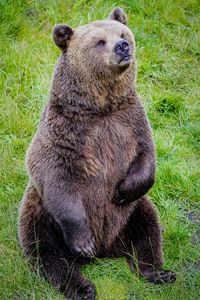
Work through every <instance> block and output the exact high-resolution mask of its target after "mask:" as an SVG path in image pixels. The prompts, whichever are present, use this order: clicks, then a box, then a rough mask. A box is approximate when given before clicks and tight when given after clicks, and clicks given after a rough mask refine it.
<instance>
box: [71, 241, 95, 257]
mask: <svg viewBox="0 0 200 300" xmlns="http://www.w3.org/2000/svg"><path fill="white" fill-rule="evenodd" d="M72 250H73V252H75V253H77V254H80V255H82V256H85V257H93V256H94V255H95V238H94V237H87V238H86V237H85V238H84V239H82V240H75V241H74V243H73V245H72Z"/></svg>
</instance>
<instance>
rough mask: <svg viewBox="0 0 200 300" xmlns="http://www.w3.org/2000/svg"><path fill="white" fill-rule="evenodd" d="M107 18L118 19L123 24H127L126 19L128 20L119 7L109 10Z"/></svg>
mask: <svg viewBox="0 0 200 300" xmlns="http://www.w3.org/2000/svg"><path fill="white" fill-rule="evenodd" d="M108 19H109V20H115V21H118V22H120V23H122V24H124V25H127V21H128V18H127V16H126V14H125V12H124V11H123V9H121V8H120V7H117V8H114V9H113V10H112V11H111V13H110V15H109V17H108Z"/></svg>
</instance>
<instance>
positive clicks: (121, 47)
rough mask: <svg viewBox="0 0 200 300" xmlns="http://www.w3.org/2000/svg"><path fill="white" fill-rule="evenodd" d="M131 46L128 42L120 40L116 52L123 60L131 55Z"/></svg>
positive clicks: (115, 48)
mask: <svg viewBox="0 0 200 300" xmlns="http://www.w3.org/2000/svg"><path fill="white" fill-rule="evenodd" d="M130 48H131V47H130V44H129V42H128V41H127V40H124V39H123V40H120V41H119V42H117V43H116V44H115V47H114V52H115V54H117V55H119V56H120V57H121V58H125V57H127V56H129V55H130Z"/></svg>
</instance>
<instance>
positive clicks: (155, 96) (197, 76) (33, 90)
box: [0, 0, 200, 300]
mask: <svg viewBox="0 0 200 300" xmlns="http://www.w3.org/2000/svg"><path fill="white" fill-rule="evenodd" d="M114 6H121V7H122V8H124V9H125V11H126V12H127V14H128V16H129V26H130V28H131V29H132V31H133V32H134V34H135V38H136V43H137V62H138V80H137V89H138V92H139V94H140V95H141V98H142V100H143V101H144V104H145V107H146V109H147V112H148V116H149V119H150V122H151V125H152V127H153V131H154V138H155V143H156V148H157V156H158V167H157V182H156V184H155V186H154V188H153V189H152V190H151V193H150V195H151V198H152V200H153V201H154V203H155V204H156V205H157V207H158V209H159V212H160V218H161V222H162V225H163V227H164V249H165V261H166V262H165V267H166V268H172V269H174V270H176V271H177V281H176V283H175V284H173V285H169V286H153V285H151V284H148V283H146V282H145V281H143V280H141V279H139V278H138V277H137V276H136V275H133V274H131V273H130V271H129V269H128V267H127V265H126V263H125V261H124V260H97V261H96V263H95V264H93V265H90V266H88V267H87V268H85V269H84V272H85V274H86V275H87V276H88V277H89V278H90V279H91V280H93V282H94V283H95V284H96V287H97V292H98V297H97V299H98V300H128V299H130V300H131V299H135V300H143V299H145V300H158V299H159V300H167V299H170V300H171V299H172V300H173V299H175V300H178V299H181V300H190V299H191V300H197V299H200V260H199V253H200V247H199V241H200V228H199V226H200V217H198V216H200V205H199V201H200V186H199V177H200V155H199V154H200V148H199V147H200V110H198V108H199V107H198V104H199V103H200V88H199V87H200V69H199V66H200V27H199V24H200V3H199V1H198V0H196V1H195V0H182V1H181V0H168V1H165V0H158V1H156V0H153V1H147V0H146V1H145V0H126V1H115V2H114V1H110V0H108V1H103V0H96V1H84V0H77V1H71V0H69V1H60V0H58V1H53V0H52V1H51V0H44V1H40V0H38V1H37V0H21V1H20V0H15V1H14V0H13V1H8V0H0V114H1V115H0V140H1V143H0V153H1V158H0V300H7V299H12V300H14V299H15V300H17V299H18V300H19V299H20V300H22V299H23V300H25V299H32V300H40V299H41V300H43V299H44V300H46V299H62V296H60V295H59V294H58V293H57V292H56V291H54V290H53V288H51V286H50V285H49V284H48V283H46V282H45V281H44V280H43V279H41V278H40V277H39V276H38V275H37V274H35V273H32V272H31V270H30V269H29V267H28V265H27V264H26V262H25V260H24V258H23V256H22V253H21V249H20V247H19V243H18V238H17V217H18V207H19V202H20V200H21V197H22V194H23V191H24V188H25V186H26V182H27V174H26V170H25V165H24V157H25V152H26V149H27V147H28V145H29V143H30V141H31V139H32V136H33V134H34V132H35V130H36V128H37V124H38V121H39V118H40V114H41V111H42V108H43V107H44V104H45V103H46V102H47V101H48V93H49V90H50V85H51V79H52V72H53V66H54V64H55V62H56V59H57V57H58V55H59V50H58V49H57V48H56V46H55V45H54V43H53V42H52V37H51V32H52V27H53V25H54V24H56V23H65V22H66V23H68V24H70V25H71V26H77V25H80V24H84V23H86V22H90V21H92V20H95V19H98V18H105V17H107V15H108V14H109V12H110V11H111V9H112V8H113V7H114ZM191 212H192V213H191Z"/></svg>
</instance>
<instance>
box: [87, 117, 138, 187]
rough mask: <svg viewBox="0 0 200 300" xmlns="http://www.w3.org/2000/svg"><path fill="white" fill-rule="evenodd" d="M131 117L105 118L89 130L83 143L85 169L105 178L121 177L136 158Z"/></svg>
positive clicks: (99, 177) (95, 175)
mask: <svg viewBox="0 0 200 300" xmlns="http://www.w3.org/2000/svg"><path fill="white" fill-rule="evenodd" d="M135 152H136V140H135V138H134V133H133V125H132V122H131V120H128V119H127V118H126V117H125V116H124V117H122V116H121V115H115V116H110V117H107V118H104V119H102V120H100V121H99V122H97V123H96V124H94V126H92V127H91V128H90V130H89V134H88V135H87V137H86V142H85V146H84V157H85V170H86V172H87V173H88V175H90V176H94V177H97V178H98V180H100V179H101V178H102V179H104V181H109V180H111V181H113V182H115V181H118V180H120V179H122V178H123V177H124V176H125V174H126V172H127V169H128V167H129V165H130V163H131V161H132V160H133V158H134V157H135Z"/></svg>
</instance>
